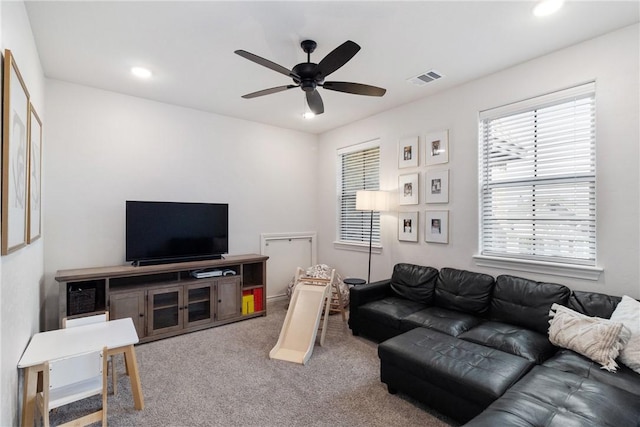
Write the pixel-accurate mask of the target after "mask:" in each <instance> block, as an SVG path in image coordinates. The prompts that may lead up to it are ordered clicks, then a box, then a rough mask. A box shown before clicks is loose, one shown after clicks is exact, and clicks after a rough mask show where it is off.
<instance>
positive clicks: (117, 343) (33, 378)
mask: <svg viewBox="0 0 640 427" xmlns="http://www.w3.org/2000/svg"><path fill="white" fill-rule="evenodd" d="M138 341H139V339H138V334H137V333H136V328H135V327H134V326H133V320H131V318H126V319H118V320H112V321H109V322H100V323H93V324H90V325H84V326H77V327H74V328H67V329H57V330H54V331H48V332H40V333H38V334H35V335H34V336H33V337H32V338H31V341H30V342H29V345H28V346H27V348H26V350H25V351H24V354H23V355H22V358H20V361H19V362H18V368H21V369H24V395H23V401H22V425H23V426H29V427H31V426H33V418H34V410H35V398H36V393H37V387H38V376H39V375H40V373H41V372H42V370H43V368H44V363H45V362H47V361H49V360H55V359H60V358H63V357H68V356H73V355H76V354H82V353H86V352H89V351H94V350H100V349H102V348H104V347H107V352H108V355H109V356H111V355H115V354H120V353H124V357H125V363H126V366H127V373H128V374H129V380H130V381H131V393H132V394H133V405H134V407H135V408H136V409H137V410H142V409H144V398H143V396H142V387H141V386H140V375H139V373H138V362H137V360H136V352H135V349H134V347H133V345H134V344H136V343H138Z"/></svg>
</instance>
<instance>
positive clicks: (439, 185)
mask: <svg viewBox="0 0 640 427" xmlns="http://www.w3.org/2000/svg"><path fill="white" fill-rule="evenodd" d="M424 176H425V186H424V187H425V198H424V201H425V203H449V169H447V170H441V171H427V172H426V173H425V175H424Z"/></svg>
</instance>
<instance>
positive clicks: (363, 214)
mask: <svg viewBox="0 0 640 427" xmlns="http://www.w3.org/2000/svg"><path fill="white" fill-rule="evenodd" d="M379 189H380V145H379V141H377V140H376V141H373V142H368V143H363V144H358V145H356V146H353V147H348V148H346V149H342V150H339V151H338V198H339V200H338V240H339V241H340V242H342V243H356V244H360V243H367V244H369V227H370V225H371V212H370V211H357V210H356V191H358V190H379ZM372 243H373V244H374V245H375V244H379V243H380V213H379V212H374V213H373V234H372Z"/></svg>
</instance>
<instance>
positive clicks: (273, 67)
mask: <svg viewBox="0 0 640 427" xmlns="http://www.w3.org/2000/svg"><path fill="white" fill-rule="evenodd" d="M235 53H236V54H238V55H240V56H242V57H243V58H246V59H248V60H249V61H253V62H255V63H256V64H259V65H262V66H263V67H267V68H269V69H271V70H273V71H277V72H278V73H281V74H284V75H285V76H287V77H298V76H297V75H296V74H295V73H294V72H293V71H291V70H289V69H287V68H285V67H283V66H282V65H278V64H276V63H275V62H272V61H269V60H268V59H264V58H262V57H261V56H258V55H254V54H253V53H251V52H247V51H246V50H242V49H240V50H236V51H235Z"/></svg>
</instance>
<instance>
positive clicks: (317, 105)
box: [307, 89, 324, 116]
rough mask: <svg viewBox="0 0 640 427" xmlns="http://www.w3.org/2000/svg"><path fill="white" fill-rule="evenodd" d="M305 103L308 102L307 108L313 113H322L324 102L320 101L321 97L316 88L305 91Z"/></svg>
mask: <svg viewBox="0 0 640 427" xmlns="http://www.w3.org/2000/svg"><path fill="white" fill-rule="evenodd" d="M307 104H309V109H310V110H311V111H312V112H313V114H315V115H316V116H317V115H318V114H322V113H324V103H323V102H322V97H321V96H320V92H318V91H317V90H315V89H314V90H312V91H310V92H307Z"/></svg>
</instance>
